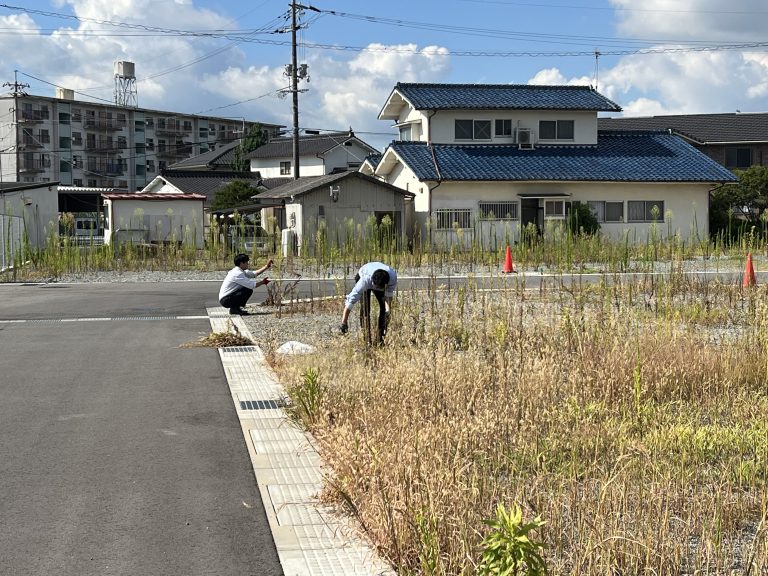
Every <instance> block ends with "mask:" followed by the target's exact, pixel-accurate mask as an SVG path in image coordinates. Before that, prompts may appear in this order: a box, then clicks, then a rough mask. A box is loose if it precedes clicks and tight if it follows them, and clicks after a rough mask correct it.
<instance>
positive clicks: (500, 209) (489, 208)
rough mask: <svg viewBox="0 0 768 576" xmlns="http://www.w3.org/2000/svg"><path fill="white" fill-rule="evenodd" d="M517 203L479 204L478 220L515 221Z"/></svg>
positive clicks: (516, 217)
mask: <svg viewBox="0 0 768 576" xmlns="http://www.w3.org/2000/svg"><path fill="white" fill-rule="evenodd" d="M517 207H518V203H517V202H480V203H479V211H480V218H485V219H486V220H517V219H518V218H519V216H518V212H517Z"/></svg>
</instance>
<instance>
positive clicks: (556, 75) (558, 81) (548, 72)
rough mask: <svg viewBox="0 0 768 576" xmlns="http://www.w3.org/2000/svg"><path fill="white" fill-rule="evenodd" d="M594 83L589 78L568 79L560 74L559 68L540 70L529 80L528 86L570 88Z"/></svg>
mask: <svg viewBox="0 0 768 576" xmlns="http://www.w3.org/2000/svg"><path fill="white" fill-rule="evenodd" d="M593 83H594V79H593V78H588V77H587V76H580V77H577V78H566V77H565V76H563V74H562V72H560V70H559V69H557V68H545V69H544V70H539V71H538V72H537V73H536V74H535V75H534V76H533V78H531V79H530V80H528V84H531V85H536V84H538V85H543V86H547V85H549V86H557V85H564V84H567V85H570V86H588V85H590V84H593Z"/></svg>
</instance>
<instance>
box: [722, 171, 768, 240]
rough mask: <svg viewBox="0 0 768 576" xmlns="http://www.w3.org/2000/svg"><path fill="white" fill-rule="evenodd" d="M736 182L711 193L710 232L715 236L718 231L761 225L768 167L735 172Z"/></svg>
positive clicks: (766, 203) (767, 203) (767, 205)
mask: <svg viewBox="0 0 768 576" xmlns="http://www.w3.org/2000/svg"><path fill="white" fill-rule="evenodd" d="M733 173H734V174H736V176H737V177H738V179H739V181H738V182H737V183H735V184H727V185H725V186H721V187H720V188H718V189H716V190H714V191H713V192H712V194H711V202H710V206H709V230H710V233H711V234H713V235H716V234H717V233H719V232H720V231H721V230H724V229H726V228H730V229H731V232H732V233H733V232H734V231H735V230H736V229H741V228H743V227H745V226H744V225H746V227H749V226H752V225H754V226H760V225H761V224H762V223H763V222H764V218H765V217H764V216H763V214H764V213H765V212H766V210H767V209H768V166H750V167H749V168H747V169H746V170H734V171H733Z"/></svg>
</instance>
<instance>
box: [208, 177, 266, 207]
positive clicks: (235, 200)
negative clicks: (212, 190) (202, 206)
mask: <svg viewBox="0 0 768 576" xmlns="http://www.w3.org/2000/svg"><path fill="white" fill-rule="evenodd" d="M258 193H259V191H258V190H257V189H256V188H253V187H252V186H251V185H250V184H249V183H248V182H246V181H245V180H232V182H230V183H229V184H226V185H225V186H222V187H221V189H219V190H217V191H216V195H215V196H214V197H213V202H212V203H211V208H212V209H213V210H221V209H223V208H237V207H238V206H244V205H246V204H253V201H252V200H251V196H255V195H256V194H258Z"/></svg>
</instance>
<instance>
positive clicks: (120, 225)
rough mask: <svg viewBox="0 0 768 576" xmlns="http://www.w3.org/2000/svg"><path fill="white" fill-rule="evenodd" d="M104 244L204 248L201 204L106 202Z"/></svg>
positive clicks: (182, 202)
mask: <svg viewBox="0 0 768 576" xmlns="http://www.w3.org/2000/svg"><path fill="white" fill-rule="evenodd" d="M105 207H106V209H107V218H106V224H105V227H104V243H105V244H110V243H112V242H118V243H120V242H133V243H151V242H156V243H164V242H184V243H193V242H194V245H195V247H197V248H202V247H203V238H204V225H203V202H202V200H168V201H165V200H141V199H137V200H133V199H131V200H110V199H107V200H105Z"/></svg>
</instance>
